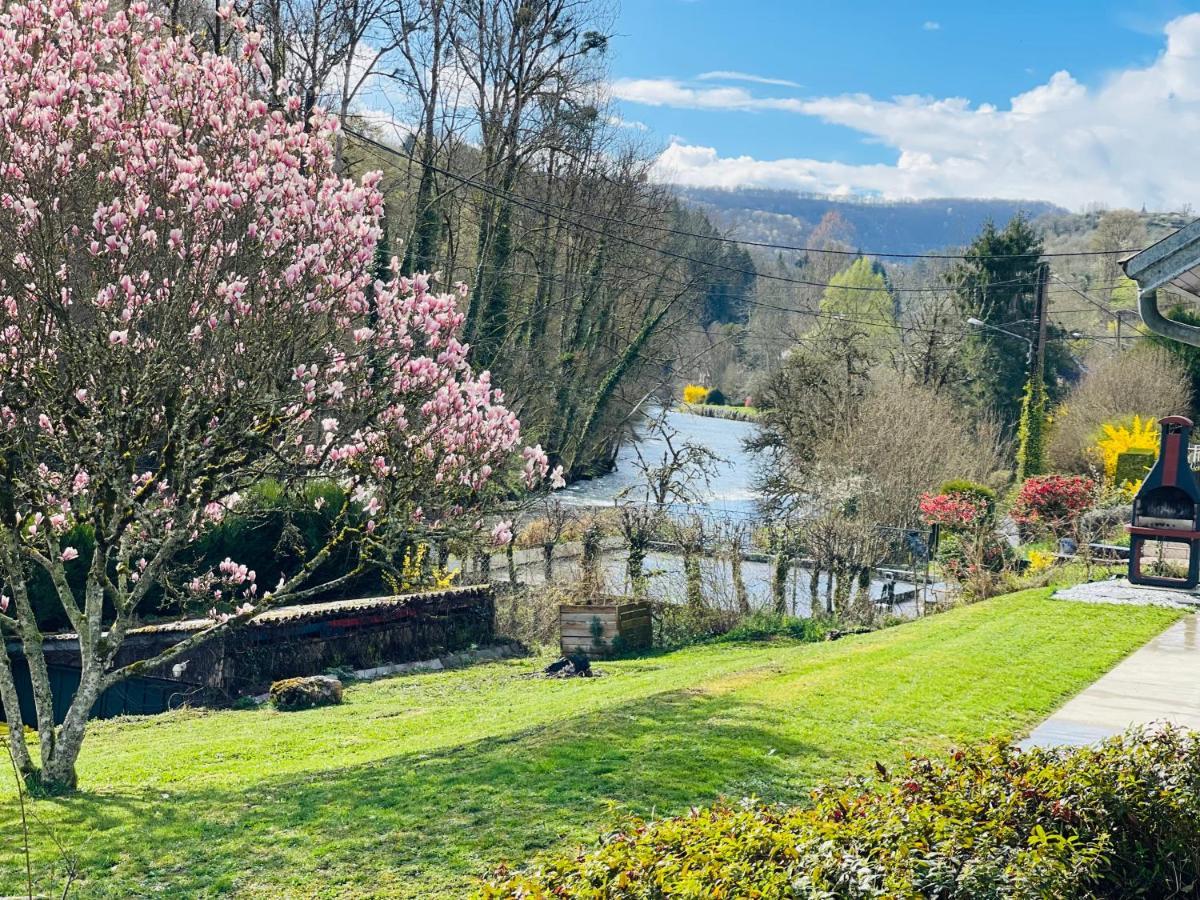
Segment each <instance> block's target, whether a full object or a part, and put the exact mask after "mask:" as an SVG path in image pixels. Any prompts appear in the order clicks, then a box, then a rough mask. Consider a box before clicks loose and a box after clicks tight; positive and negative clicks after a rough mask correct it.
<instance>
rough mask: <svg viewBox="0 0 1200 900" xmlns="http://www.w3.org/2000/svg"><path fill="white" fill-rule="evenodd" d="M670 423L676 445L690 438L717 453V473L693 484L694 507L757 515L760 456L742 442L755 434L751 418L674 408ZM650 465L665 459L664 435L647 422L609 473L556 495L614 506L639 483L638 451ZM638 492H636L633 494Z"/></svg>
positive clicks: (719, 512)
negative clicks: (756, 479) (742, 419)
mask: <svg viewBox="0 0 1200 900" xmlns="http://www.w3.org/2000/svg"><path fill="white" fill-rule="evenodd" d="M666 425H667V427H668V428H669V429H670V430H671V431H673V432H674V436H673V437H672V438H671V440H672V443H674V445H675V446H676V447H677V448H678V447H679V446H680V445H681V444H682V443H683V442H685V441H690V442H691V443H693V444H698V445H700V446H703V447H707V448H708V449H709V450H710V451H712V452H713V453H715V454H716V455H717V456H718V457H719V458H720V460H721V461H720V462H718V463H717V464H716V466H715V472H714V473H713V476H712V477H711V478H710V479H709V483H708V484H707V485H703V484H697V485H695V493H696V500H697V502H696V511H698V512H702V513H707V514H709V515H711V516H714V517H720V516H722V515H724V516H728V517H730V518H739V519H745V518H753V517H755V516H757V514H758V506H757V502H756V501H757V494H756V493H755V490H754V474H755V469H756V466H757V460H756V459H755V458H754V454H752V453H748V452H747V451H746V450H745V448H744V447H743V446H742V442H743V441H744V440H745V439H746V438H748V437H749V436H750V435H752V434H753V433H754V429H755V428H756V426H755V425H754V424H753V423H751V422H737V421H734V420H733V419H716V418H712V417H709V416H697V415H693V414H691V413H682V412H678V411H676V410H672V411H670V412H668V413H667V415H666ZM635 445H636V447H637V448H638V449H640V450H641V453H642V455H643V457H645V459H646V461H647V462H648V463H650V464H651V465H656V464H658V462H659V461H660V460H661V459H662V455H663V451H664V450H665V449H666V442H665V441H664V440H663V437H662V435H661V434H659V433H657V432H654V431H653V430H652V429H650V428H648V427H645V426H643V427H642V428H640V429H639V430H638V431H637V432H635V433H634V435H633V439H632V440H631V441H629V442H627V443H626V444H624V445H623V446H622V447H621V449H620V451H619V452H618V453H617V460H616V467H615V468H614V469H613V471H611V472H609V473H608V474H607V475H602V476H601V477H599V478H590V479H588V480H587V481H579V482H576V483H575V484H572V485H570V486H569V487H567V488H564V489H563V490H562V491H560V492H559V494H558V496H559V497H560V498H561V499H562V500H563V501H564V502H566V503H577V504H580V505H588V506H609V505H612V504H613V503H614V502H615V501H616V499H617V498H618V496H619V495H620V494H621V492H622V491H624V490H627V489H629V488H632V487H635V486H637V485H638V484H639V482H640V478H641V473H640V472H639V471H638V469H637V450H635ZM637 496H638V495H637V494H635V498H636V497H637Z"/></svg>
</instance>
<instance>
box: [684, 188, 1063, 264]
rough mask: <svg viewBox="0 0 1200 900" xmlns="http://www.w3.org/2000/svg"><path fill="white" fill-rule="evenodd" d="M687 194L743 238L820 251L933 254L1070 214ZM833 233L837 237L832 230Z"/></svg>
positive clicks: (957, 203) (788, 195) (980, 204)
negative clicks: (1019, 222) (986, 233)
mask: <svg viewBox="0 0 1200 900" xmlns="http://www.w3.org/2000/svg"><path fill="white" fill-rule="evenodd" d="M679 192H680V195H681V196H682V197H683V198H684V199H685V200H686V201H687V202H689V203H692V204H694V205H696V206H697V207H699V208H700V209H703V210H704V211H706V212H707V213H708V214H709V215H710V216H711V217H712V218H713V219H714V221H716V222H717V223H719V224H720V225H721V226H723V227H725V228H727V229H730V230H731V231H732V232H733V233H735V234H736V236H737V237H740V238H745V239H747V240H753V241H768V242H772V243H789V244H797V245H804V246H813V245H814V244H816V245H820V244H822V243H824V241H825V240H827V239H830V238H832V239H835V240H838V241H839V242H842V243H846V244H849V245H851V246H854V247H864V248H868V249H871V250H875V251H878V252H881V253H926V252H929V251H932V250H939V249H941V248H943V247H951V246H963V245H965V244H968V243H970V242H971V240H972V238H974V237H975V235H976V234H978V233H979V229H980V228H981V227H982V226H983V223H984V222H986V221H988V220H989V219H990V220H992V221H994V222H1007V221H1008V220H1009V219H1011V218H1012V217H1013V216H1015V215H1017V214H1018V213H1024V214H1025V215H1026V216H1028V217H1030V218H1037V217H1040V216H1046V215H1065V214H1066V211H1065V210H1062V209H1060V208H1058V207H1056V206H1054V205H1053V204H1051V203H1044V202H1041V201H1018V200H986V199H984V200H981V199H968V198H961V197H960V198H948V199H938V200H906V201H900V202H894V203H891V202H882V201H878V202H876V201H866V200H852V199H840V198H834V197H823V196H816V195H811V194H799V193H796V192H794V191H780V190H770V189H766V188H741V189H738V190H733V191H730V190H722V189H720V188H680V189H679ZM831 231H832V232H833V233H830V232H831Z"/></svg>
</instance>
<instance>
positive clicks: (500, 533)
mask: <svg viewBox="0 0 1200 900" xmlns="http://www.w3.org/2000/svg"><path fill="white" fill-rule="evenodd" d="M512 539H513V532H512V522H510V521H508V520H507V519H502V520H501V521H499V522H497V523H496V524H495V526H493V528H492V545H493V546H495V547H506V546H508V544H510V543H512Z"/></svg>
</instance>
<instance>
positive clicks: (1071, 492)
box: [1011, 475, 1096, 536]
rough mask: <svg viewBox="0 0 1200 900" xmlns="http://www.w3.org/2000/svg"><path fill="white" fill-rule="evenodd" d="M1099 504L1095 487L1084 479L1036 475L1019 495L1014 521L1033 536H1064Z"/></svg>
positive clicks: (1029, 479) (1023, 486) (1024, 485)
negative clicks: (1032, 532)
mask: <svg viewBox="0 0 1200 900" xmlns="http://www.w3.org/2000/svg"><path fill="white" fill-rule="evenodd" d="M1095 503H1096V483H1095V482H1094V481H1092V479H1090V478H1088V477H1086V476H1084V475H1035V476H1033V477H1032V478H1027V479H1025V483H1024V484H1022V485H1021V488H1020V490H1019V491H1018V492H1017V499H1016V502H1015V503H1014V504H1013V508H1012V512H1011V515H1012V518H1013V521H1015V522H1016V523H1017V524H1018V525H1021V526H1023V527H1025V528H1028V529H1029V530H1031V531H1034V532H1046V533H1050V534H1053V535H1056V536H1057V535H1063V534H1067V533H1069V532H1070V531H1071V529H1072V528H1074V527H1075V525H1077V524H1078V522H1079V520H1080V518H1081V517H1082V516H1083V514H1084V513H1085V512H1087V511H1088V510H1089V509H1091V508H1092V507H1093V506H1094V505H1095Z"/></svg>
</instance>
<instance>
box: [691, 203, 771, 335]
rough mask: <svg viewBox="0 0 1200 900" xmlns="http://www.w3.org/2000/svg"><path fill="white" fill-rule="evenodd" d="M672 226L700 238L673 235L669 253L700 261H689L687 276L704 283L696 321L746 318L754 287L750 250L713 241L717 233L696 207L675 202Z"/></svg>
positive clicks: (739, 320)
mask: <svg viewBox="0 0 1200 900" xmlns="http://www.w3.org/2000/svg"><path fill="white" fill-rule="evenodd" d="M671 218H672V225H673V227H674V228H676V229H677V230H679V231H681V232H682V231H686V232H691V234H694V235H702V237H683V236H679V237H677V238H675V241H674V244H675V245H676V246H673V247H672V248H671V249H672V251H673V252H676V253H680V254H682V255H685V256H688V257H690V258H691V259H695V260H703V262H695V263H689V264H688V269H689V273H688V274H689V277H690V278H692V279H693V280H695V281H696V282H697V283H701V282H702V283H704V285H705V288H704V291H703V296H702V297H701V298H700V309H699V313H700V324H702V325H705V326H707V325H711V324H712V323H714V322H744V321H746V299H747V298H748V297H749V296H750V294H751V293H752V292H753V290H754V280H755V268H754V259H753V258H752V257H751V256H750V253H749V252H748V251H747V250H746V249H745V248H744V247H739V246H738V245H737V244H729V243H725V242H723V241H719V240H717V238H719V237H720V236H721V233H720V232H719V231H718V230H717V229H716V228H715V227H714V226H713V224H712V222H711V221H710V220H709V218H708V217H707V216H706V215H704V213H703V212H701V211H700V210H698V209H695V208H693V207H689V206H684V205H682V204H677V205H676V206H675V208H674V209H673V210H672V216H671Z"/></svg>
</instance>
